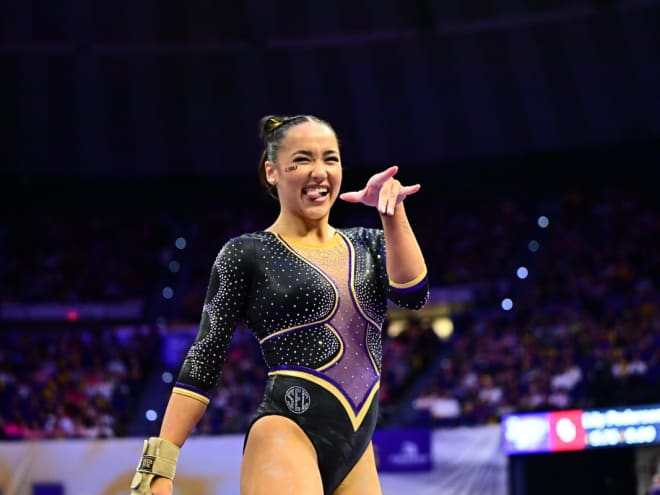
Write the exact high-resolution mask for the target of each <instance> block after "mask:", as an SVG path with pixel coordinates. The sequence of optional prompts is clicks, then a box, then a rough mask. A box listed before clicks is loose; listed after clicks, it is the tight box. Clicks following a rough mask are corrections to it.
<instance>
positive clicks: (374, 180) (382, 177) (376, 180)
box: [369, 165, 399, 187]
mask: <svg viewBox="0 0 660 495" xmlns="http://www.w3.org/2000/svg"><path fill="white" fill-rule="evenodd" d="M398 171H399V167H398V166H396V165H392V166H391V167H389V168H386V169H385V170H383V171H382V172H378V173H377V174H374V175H372V176H371V179H369V185H371V186H374V187H381V186H382V185H383V184H385V182H387V181H388V180H389V179H390V178H392V177H394V176H395V175H396V173H397V172H398Z"/></svg>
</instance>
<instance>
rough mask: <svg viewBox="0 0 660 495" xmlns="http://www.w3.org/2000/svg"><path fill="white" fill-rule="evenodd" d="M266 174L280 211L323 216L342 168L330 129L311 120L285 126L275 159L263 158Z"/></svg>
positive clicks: (313, 217)
mask: <svg viewBox="0 0 660 495" xmlns="http://www.w3.org/2000/svg"><path fill="white" fill-rule="evenodd" d="M265 168H266V178H267V180H268V181H269V182H270V183H271V184H275V185H276V187H277V196H278V198H279V201H280V208H281V211H282V213H283V214H285V215H293V216H294V217H298V218H300V219H302V220H305V221H307V220H313V221H318V220H327V218H328V215H329V213H330V208H331V206H332V205H333V204H334V202H335V200H336V199H337V196H338V195H339V188H340V186H341V179H342V169H341V158H340V155H339V144H338V142H337V136H336V135H335V133H334V131H333V130H332V129H330V128H329V127H328V126H326V125H324V124H321V123H319V122H314V121H305V122H302V123H300V124H298V125H295V126H293V127H291V128H290V129H287V133H286V136H285V137H284V139H283V140H282V144H281V146H280V148H279V149H278V152H277V157H276V160H275V163H273V162H271V161H266V163H265Z"/></svg>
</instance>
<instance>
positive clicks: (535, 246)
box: [527, 240, 541, 253]
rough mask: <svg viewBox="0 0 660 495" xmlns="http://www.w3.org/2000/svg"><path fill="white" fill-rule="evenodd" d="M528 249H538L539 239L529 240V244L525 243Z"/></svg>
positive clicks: (533, 250)
mask: <svg viewBox="0 0 660 495" xmlns="http://www.w3.org/2000/svg"><path fill="white" fill-rule="evenodd" d="M527 247H528V249H529V250H530V251H531V252H532V253H535V252H536V251H538V250H539V248H540V247H541V245H540V244H539V241H534V240H532V241H529V244H527Z"/></svg>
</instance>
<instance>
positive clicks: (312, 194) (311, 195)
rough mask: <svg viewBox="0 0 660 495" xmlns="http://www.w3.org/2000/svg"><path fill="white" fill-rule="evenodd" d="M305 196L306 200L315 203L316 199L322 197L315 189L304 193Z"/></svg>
mask: <svg viewBox="0 0 660 495" xmlns="http://www.w3.org/2000/svg"><path fill="white" fill-rule="evenodd" d="M305 196H307V199H310V200H312V201H316V200H317V199H319V198H321V197H322V195H321V193H320V192H319V191H318V190H317V189H310V190H309V191H307V192H306V193H305Z"/></svg>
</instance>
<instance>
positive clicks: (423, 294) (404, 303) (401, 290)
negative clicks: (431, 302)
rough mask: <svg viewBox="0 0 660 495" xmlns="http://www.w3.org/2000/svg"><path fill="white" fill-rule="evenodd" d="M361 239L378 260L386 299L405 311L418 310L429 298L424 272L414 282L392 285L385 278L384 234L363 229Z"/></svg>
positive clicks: (392, 283)
mask: <svg viewBox="0 0 660 495" xmlns="http://www.w3.org/2000/svg"><path fill="white" fill-rule="evenodd" d="M363 238H364V239H365V240H367V242H368V244H369V248H370V249H371V251H372V252H373V253H374V255H375V258H376V259H377V260H379V271H380V274H381V275H380V280H381V283H382V284H383V285H384V287H385V291H386V294H387V298H388V299H389V300H390V301H392V302H393V303H394V304H396V305H397V306H400V307H402V308H407V309H420V308H421V307H422V306H424V305H425V304H426V302H427V301H428V298H429V281H428V275H427V273H426V271H424V273H420V274H419V275H418V276H417V277H416V278H415V279H414V280H410V281H409V282H407V283H404V284H397V283H394V282H393V281H391V280H390V279H389V277H388V276H387V268H386V255H387V253H386V249H385V233H384V232H383V230H381V229H364V232H363Z"/></svg>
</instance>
